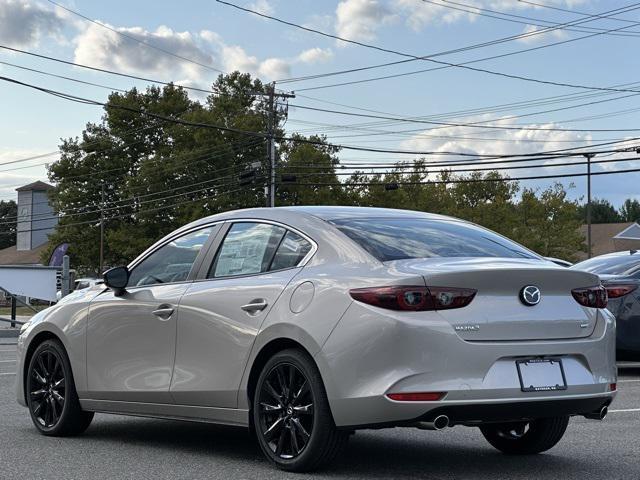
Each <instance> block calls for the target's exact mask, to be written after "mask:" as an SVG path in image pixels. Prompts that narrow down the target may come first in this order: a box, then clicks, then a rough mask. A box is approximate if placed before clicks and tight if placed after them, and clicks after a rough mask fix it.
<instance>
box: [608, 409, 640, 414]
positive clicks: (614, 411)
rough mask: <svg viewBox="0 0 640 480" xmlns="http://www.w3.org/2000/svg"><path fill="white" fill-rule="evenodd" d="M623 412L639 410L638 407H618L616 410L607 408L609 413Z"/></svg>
mask: <svg viewBox="0 0 640 480" xmlns="http://www.w3.org/2000/svg"><path fill="white" fill-rule="evenodd" d="M624 412H640V408H620V409H618V410H609V413H624Z"/></svg>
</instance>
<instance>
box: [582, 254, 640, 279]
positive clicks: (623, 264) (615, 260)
mask: <svg viewBox="0 0 640 480" xmlns="http://www.w3.org/2000/svg"><path fill="white" fill-rule="evenodd" d="M571 268H572V269H575V270H583V271H585V272H591V273H595V274H598V275H630V274H632V273H633V272H634V271H635V270H636V269H639V268H640V253H633V254H631V252H627V253H626V254H623V255H612V256H609V255H603V256H601V257H594V258H590V259H588V260H585V261H583V262H580V263H576V264H575V265H574V266H572V267H571Z"/></svg>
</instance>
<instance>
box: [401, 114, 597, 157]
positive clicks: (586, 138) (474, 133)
mask: <svg viewBox="0 0 640 480" xmlns="http://www.w3.org/2000/svg"><path fill="white" fill-rule="evenodd" d="M475 122H483V123H485V122H486V124H487V125H496V126H501V127H511V128H513V127H516V128H517V129H515V130H499V129H490V130H487V129H481V128H469V127H462V126H460V127H457V126H451V127H440V128H438V127H436V128H434V129H430V130H424V131H422V132H420V133H418V134H416V135H414V136H413V137H411V138H409V139H408V140H405V141H404V142H402V148H405V149H410V150H421V151H433V152H443V151H452V152H468V153H473V154H477V155H490V154H498V155H501V154H505V155H506V154H510V153H513V152H519V153H535V152H541V151H547V150H556V149H562V148H570V147H575V146H579V145H585V144H588V143H589V142H590V141H591V136H590V135H589V134H587V133H582V132H567V131H551V130H549V129H552V128H562V126H561V125H558V124H555V123H544V124H528V125H524V126H523V125H519V124H517V123H516V119H514V118H509V117H495V116H492V115H488V114H487V115H481V116H476V117H470V118H464V119H460V120H459V123H467V124H468V123H475ZM518 127H521V128H518ZM526 127H529V128H533V129H538V130H527V129H526ZM540 129H543V130H540ZM459 137H466V138H468V139H460V138H459ZM534 140H535V141H534ZM570 141H580V142H586V143H568V142H570Z"/></svg>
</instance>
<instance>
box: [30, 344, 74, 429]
mask: <svg viewBox="0 0 640 480" xmlns="http://www.w3.org/2000/svg"><path fill="white" fill-rule="evenodd" d="M34 360H35V362H34V364H33V366H32V368H31V372H30V375H29V380H30V381H29V391H28V395H29V397H30V400H31V401H30V408H31V414H32V415H33V417H34V418H35V420H36V421H37V422H38V423H40V425H42V427H44V428H46V429H50V428H53V427H55V425H56V424H57V423H58V420H60V416H61V415H62V411H63V410H64V404H65V399H66V395H67V392H66V379H65V376H64V370H63V368H62V360H61V359H60V357H59V355H58V353H57V352H55V351H54V350H42V351H40V352H39V353H38V355H37V356H36V357H35V358H34Z"/></svg>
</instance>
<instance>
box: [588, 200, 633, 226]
mask: <svg viewBox="0 0 640 480" xmlns="http://www.w3.org/2000/svg"><path fill="white" fill-rule="evenodd" d="M578 217H579V218H580V219H581V220H582V222H583V223H586V222H587V206H586V204H585V205H581V206H580V207H579V208H578ZM618 222H622V217H620V214H619V213H618V211H617V210H616V209H615V207H614V206H613V205H612V204H611V202H610V201H609V200H605V199H603V198H594V199H593V200H591V223H618Z"/></svg>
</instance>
